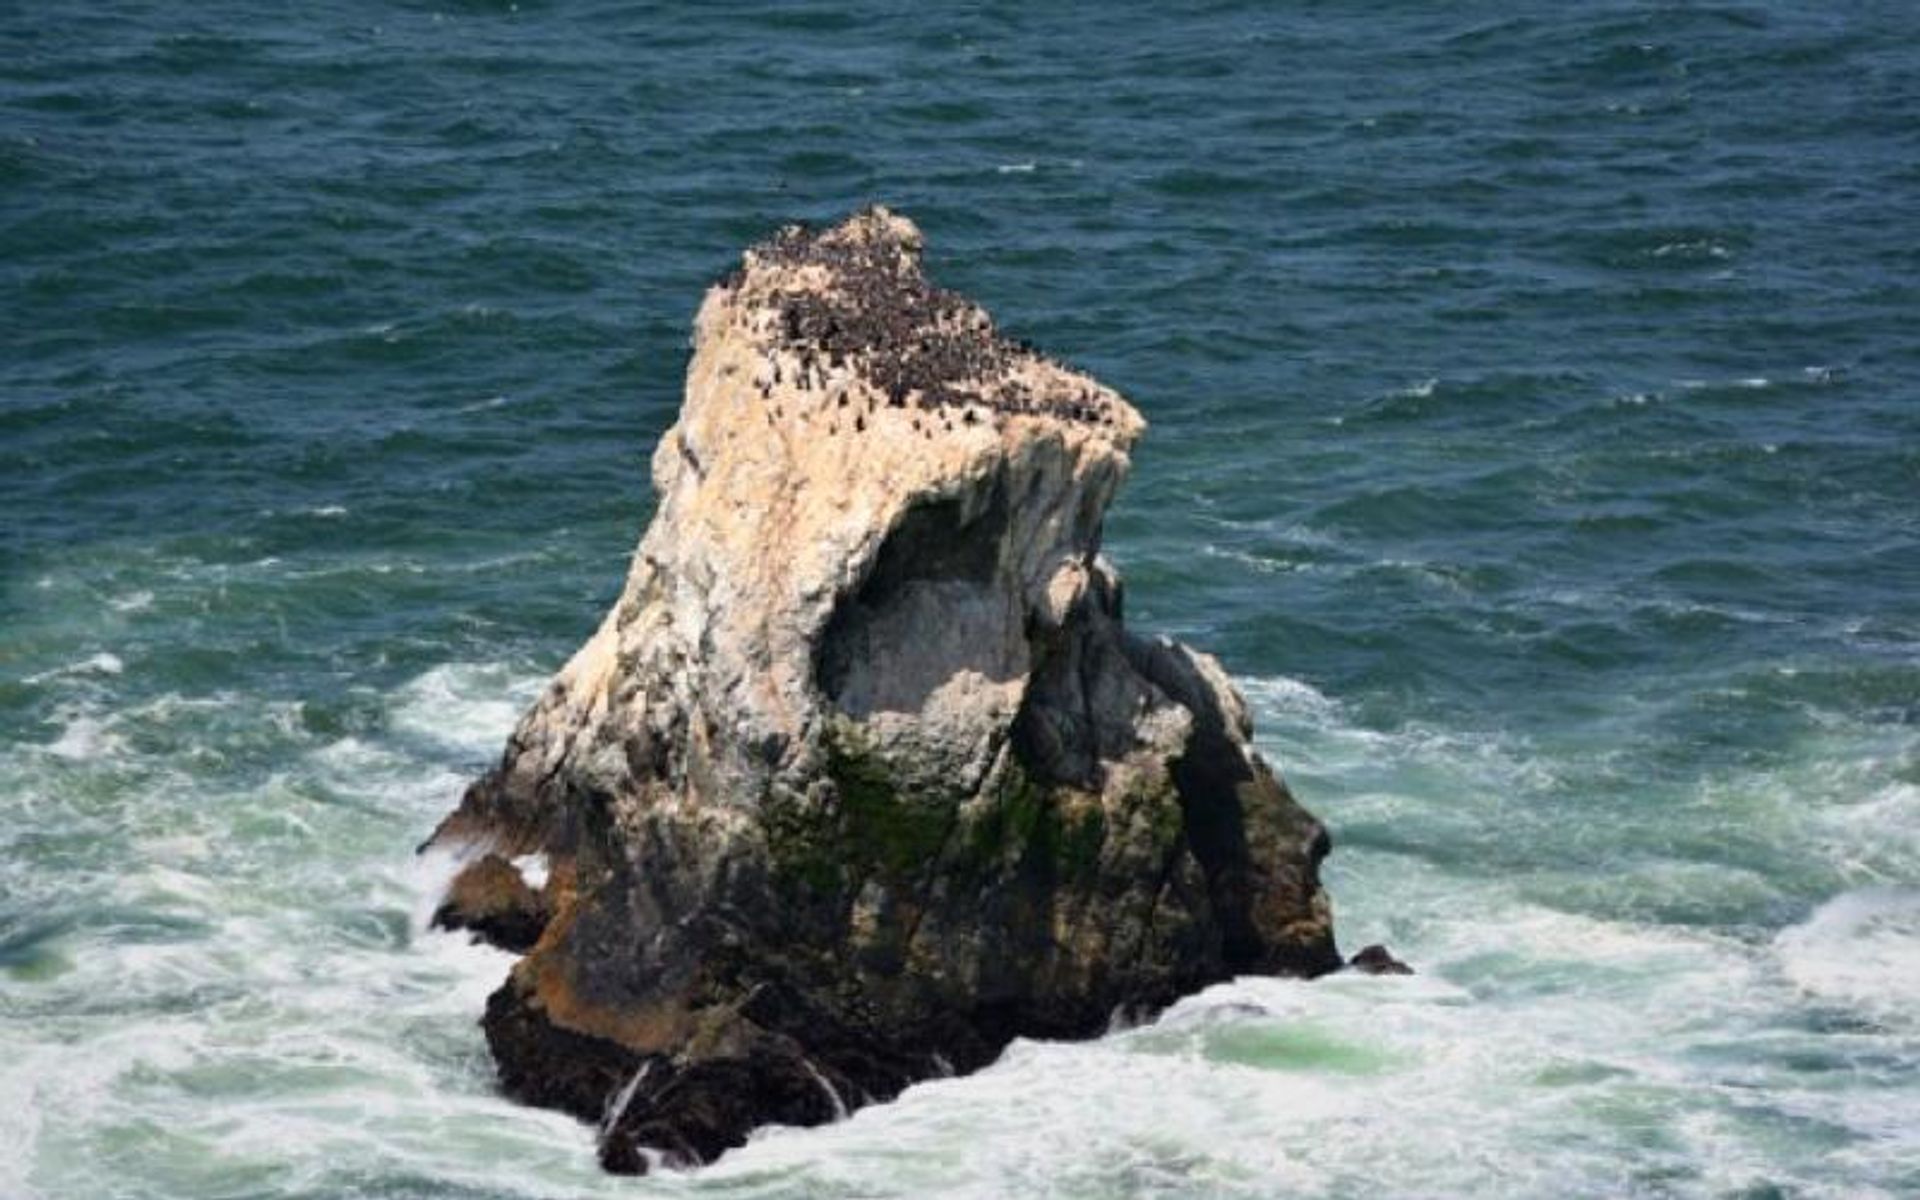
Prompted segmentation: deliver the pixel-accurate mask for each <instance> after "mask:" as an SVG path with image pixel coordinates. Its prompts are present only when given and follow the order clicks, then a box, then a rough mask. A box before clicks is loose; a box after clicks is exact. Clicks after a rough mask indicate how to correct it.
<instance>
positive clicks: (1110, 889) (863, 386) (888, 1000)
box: [429, 208, 1340, 1172]
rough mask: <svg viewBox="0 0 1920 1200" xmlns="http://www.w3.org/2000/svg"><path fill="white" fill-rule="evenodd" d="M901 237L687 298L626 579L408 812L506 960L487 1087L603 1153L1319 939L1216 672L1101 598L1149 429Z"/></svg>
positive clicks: (1109, 590)
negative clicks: (492, 1074)
mask: <svg viewBox="0 0 1920 1200" xmlns="http://www.w3.org/2000/svg"><path fill="white" fill-rule="evenodd" d="M921 247H922V242H921V235H920V231H919V230H918V229H917V228H915V227H914V225H913V224H912V223H911V222H910V221H908V220H906V219H904V218H903V217H900V216H897V215H895V214H893V213H890V212H888V211H887V210H885V209H882V208H874V209H870V210H868V211H865V212H862V213H859V214H857V215H855V216H853V217H851V218H849V219H848V220H847V221H845V222H844V223H842V224H840V225H838V226H835V227H833V228H831V229H827V230H824V231H817V232H815V231H808V230H804V229H800V228H789V229H786V230H783V231H782V232H780V233H779V234H777V235H776V236H775V237H773V238H772V239H771V240H769V241H767V242H765V243H763V244H761V245H759V246H756V247H754V248H752V249H750V250H748V251H747V252H746V255H745V258H744V261H743V264H742V266H741V268H740V269H739V270H738V271H736V272H734V273H733V274H731V275H729V276H728V277H727V278H725V279H723V280H722V281H721V282H719V283H718V284H716V285H715V286H714V287H713V288H712V289H711V290H710V291H709V292H708V293H707V296H706V298H705V301H704V302H703V303H702V304H701V306H700V311H699V314H698V316H697V317H696V318H695V322H694V353H693V359H692V363H691V365H690V367H689V369H688V373H687V382H686V395H685V401H684V405H683V407H682V409H681V412H680V416H679V420H678V422H677V423H676V424H675V425H674V426H673V427H672V428H671V429H669V430H668V431H667V432H666V434H665V435H664V436H663V437H662V438H661V439H660V443H659V446H658V448H657V449H656V450H655V452H654V455H653V486H654V490H655V492H656V494H657V497H658V509H657V511H656V513H655V515H654V518H653V523H652V525H651V526H650V527H649V528H648V530H647V532H646V535H645V536H644V537H643V538H642V540H641V542H640V547H639V550H638V552H637V553H636V555H635V556H634V559H633V564H632V569H631V571H630V572H629V574H628V577H627V581H626V587H625V590H624V591H623V593H622V594H621V596H620V599H619V601H618V602H617V603H616V604H615V605H614V606H613V610H612V611H611V612H610V613H608V614H607V616H606V619H605V620H604V621H603V622H602V624H601V625H600V627H599V630H598V631H597V632H596V633H595V634H594V635H593V637H592V638H591V639H590V640H589V641H588V642H587V643H586V645H585V646H583V647H582V648H581V649H580V650H579V652H578V653H577V654H575V655H574V657H573V659H572V660H571V661H570V662H568V663H567V665H566V666H565V667H564V668H563V669H562V670H561V672H560V673H559V675H558V676H557V677H556V678H555V679H554V681H553V683H552V685H551V686H550V687H549V688H548V689H547V691H546V693H545V694H544V695H543V696H542V697H541V698H540V700H539V701H538V702H537V703H536V704H535V705H534V707H533V709H532V711H530V712H529V713H527V715H526V716H525V717H524V718H523V719H522V720H521V722H520V725H519V727H518V729H517V730H516V731H515V732H514V734H513V736H512V738H511V740H510V741H509V742H508V745H507V749H506V753H505V755H504V756H503V757H502V759H501V761H500V763H499V765H498V766H497V767H495V768H494V769H493V770H492V771H491V772H489V773H488V774H487V775H486V776H484V777H483V778H481V779H480V780H478V781H477V782H476V783H474V784H473V785H472V787H471V788H469V790H468V791H467V793H466V795H465V797H464V798H463V799H462V801H461V803H460V806H459V808H458V809H457V810H456V811H455V812H454V813H453V814H452V815H450V816H449V817H448V818H447V819H446V820H445V821H444V822H443V823H442V824H441V826H440V828H439V829H438V830H437V831H436V832H435V833H434V835H433V838H432V839H431V841H430V843H429V844H430V845H438V846H443V847H450V848H453V849H456V850H458V851H460V852H462V853H464V854H466V855H468V856H469V862H470V865H469V866H468V868H467V872H468V875H467V876H464V877H462V878H461V879H459V880H456V884H455V887H454V888H453V889H452V890H451V891H450V893H449V896H448V898H447V903H446V904H445V905H443V907H442V908H441V912H440V919H441V921H442V922H443V923H446V924H449V925H454V926H465V927H468V928H471V929H474V930H475V931H476V932H477V933H478V934H480V935H482V936H486V935H488V934H489V931H505V934H506V936H498V933H496V934H495V936H496V938H497V940H501V941H503V942H506V943H507V944H508V945H509V946H510V947H512V948H515V949H520V950H524V951H525V954H524V957H523V958H521V959H520V960H519V962H518V963H517V964H516V965H515V967H514V968H513V971H512V973H511V975H510V976H509V978H508V979H507V981H506V983H505V984H504V985H503V986H502V987H501V988H500V990H499V991H498V992H496V993H495V994H494V995H493V997H492V999H491V1000H490V1001H489V1003H488V1005H487V1011H486V1014H485V1020H484V1024H485V1028H486V1034H487V1040H488V1044H489V1045H490V1046H491V1048H492V1051H493V1055H494V1058H495V1059H496V1061H497V1063H498V1066H499V1075H500V1081H501V1084H502V1086H503V1087H504V1089H505V1090H506V1091H507V1093H508V1094H510V1095H512V1096H514V1097H516V1098H519V1099H521V1100H524V1101H526V1102H529V1103H533V1104H540V1105H548V1106H552V1107H556V1108H560V1109H564V1110H566V1111H567V1112H570V1113H573V1114H574V1115H576V1116H578V1117H580V1118H581V1119H583V1120H586V1121H591V1122H594V1123H596V1124H597V1125H598V1126H599V1128H600V1130H601V1158H602V1161H603V1162H604V1163H605V1164H606V1166H607V1167H608V1168H610V1169H612V1170H616V1171H628V1172H637V1171H644V1170H646V1169H647V1168H648V1167H649V1166H650V1165H657V1164H660V1163H663V1162H664V1163H669V1164H695V1163H701V1162H706V1161H710V1160H711V1159H712V1158H713V1157H714V1156H716V1155H718V1154H719V1153H721V1152H722V1151H723V1150H726V1149H727V1148H729V1147H732V1146H737V1145H739V1144H741V1143H742V1142H743V1141H745V1140H746V1137H747V1135H748V1133H749V1132H750V1131H751V1130H753V1129H754V1128H755V1127H757V1126H760V1125H765V1124H771V1123H782V1124H798V1125H810V1124H817V1123H821V1122H825V1121H831V1120H834V1119H836V1118H838V1117H841V1116H844V1115H845V1114H846V1113H847V1112H848V1111H849V1110H851V1109H854V1108H856V1107H858V1106H861V1105H864V1104H869V1103H874V1102H877V1101H883V1100H887V1099H889V1098H891V1097H893V1096H894V1095H896V1094H897V1093H898V1092H899V1091H900V1090H901V1089H902V1088H905V1087H906V1086H907V1085H909V1084H911V1083H913V1082H915V1081H916V1080H920V1079H924V1078H927V1077H929V1076H933V1075H939V1074H945V1073H948V1072H967V1071H973V1070H976V1069H978V1068H980V1067H982V1066H985V1065H986V1064H987V1063H989V1062H991V1061H992V1060H993V1059H994V1057H995V1056H996V1055H997V1054H998V1053H999V1052H1000V1051H1001V1049H1002V1048H1003V1047H1005V1046H1006V1044H1007V1043H1008V1042H1009V1041H1010V1040H1011V1039H1013V1038H1015V1037H1039V1038H1080V1037H1088V1036H1091V1035H1095V1034H1098V1033H1100V1032H1101V1031H1103V1030H1105V1029H1107V1028H1108V1027H1109V1026H1110V1024H1111V1023H1112V1021H1113V1020H1114V1018H1115V1016H1116V1014H1124V1015H1127V1016H1135V1017H1137V1016H1140V1015H1144V1014H1149V1013H1152V1012H1154V1011H1155V1010H1157V1009H1159V1008H1161V1007H1164V1006H1165V1005H1167V1004H1168V1003H1170V1002H1171V1001H1173V1000H1174V999H1176V998H1178V997H1179V996H1181V995H1183V994H1185V993H1188V992H1191V991H1194V990H1195V989H1198V988H1200V987H1203V986H1205V985H1207V984H1209V983H1213V982H1215V981H1218V980H1221V979H1225V978H1228V977H1230V976H1232V975H1235V974H1244V973H1280V974H1289V975H1302V976H1310V975H1317V974H1321V973H1323V972H1326V971H1330V970H1333V969H1335V968H1337V967H1338V966H1340V959H1339V956H1338V955H1337V954H1336V952H1335V949H1334V943H1333V933H1332V918H1331V914H1330V909H1329V905H1328V901H1327V897H1326V895H1325V893H1324V892H1323V891H1322V889H1321V886H1320V881H1319V876H1318V868H1319V864H1320V861H1321V859H1322V858H1323V857H1324V855H1325V854H1326V852H1327V846H1328V841H1327V835H1326V833H1325V831H1324V830H1323V829H1322V828H1321V826H1320V824H1319V823H1318V822H1317V821H1316V820H1315V819H1314V818H1313V817H1312V816H1311V815H1310V814H1309V813H1308V812H1306V810H1304V809H1303V808H1302V807H1301V806H1300V805H1299V804H1298V803H1296V802H1295V801H1294V799H1293V797H1292V796H1291V795H1289V794H1288V791H1287V789H1286V787H1285V785H1284V784H1283V783H1282V782H1281V781H1280V780H1279V779H1278V778H1277V777H1276V775H1275V774H1274V772H1273V771H1272V770H1271V769H1270V768H1269V767H1268V766H1267V764H1266V763H1265V762H1264V761H1263V760H1262V759H1261V757H1260V755H1259V754H1257V753H1255V752H1254V750H1253V749H1252V747H1251V746H1250V745H1249V735H1250V724H1249V721H1248V716H1247V710H1246V706H1245V704H1244V702H1243V701H1242V699H1241V697H1240V696H1239V694H1238V693H1237V692H1236V691H1235V690H1234V688H1233V685H1232V684H1231V683H1230V682H1229V681H1228V679H1227V676H1226V674H1225V673H1224V672H1223V671H1222V670H1221V668H1220V665H1219V664H1218V663H1217V662H1215V661H1214V660H1213V659H1212V658H1210V657H1208V656H1207V655H1205V654H1202V653H1199V652H1197V651H1194V650H1190V649H1188V648H1186V647H1185V646H1181V645H1179V644H1177V643H1174V642H1171V641H1167V640H1164V639H1154V638H1146V637H1142V636H1139V635H1137V634H1134V633H1131V632H1129V631H1128V630H1126V629H1125V628H1124V627H1123V625H1122V621H1121V599H1122V592H1121V587H1120V580H1119V577H1118V576H1117V575H1116V574H1115V572H1114V569H1113V568H1112V567H1111V566H1110V565H1109V564H1108V563H1107V562H1106V560H1105V559H1104V558H1102V557H1101V555H1100V534H1101V523H1102V519H1103V517H1104V515H1105V513H1106V509H1107V505H1108V503H1109V502H1110V501H1111V500H1112V498H1113V495H1114V491H1115V489H1116V488H1118V487H1119V485H1120V482H1121V480H1122V478H1123V477H1124V476H1125V474H1126V471H1127V467H1128V454H1129V452H1130V451H1131V449H1132V447H1133V445H1134V443H1135V441H1136V440H1137V439H1138V438H1139V437H1140V435H1141V433H1142V432H1143V430H1144V428H1145V423H1144V421H1142V419H1141V417H1140V415H1139V414H1138V413H1137V412H1135V411H1134V409H1133V408H1132V406H1131V405H1129V404H1128V403H1127V402H1126V400H1124V399H1123V398H1121V397H1120V396H1119V395H1118V394H1116V393H1115V392H1113V391H1112V390H1110V389H1108V388H1106V387H1104V386H1102V385H1101V384H1099V383H1097V382H1096V381H1094V380H1093V379H1090V378H1088V377H1087V376H1085V375H1083V374H1079V373H1077V372H1074V371H1071V370H1069V369H1067V368H1065V367H1063V366H1061V365H1060V364H1059V363H1056V362H1054V361H1052V360H1050V359H1048V358H1045V357H1042V356H1041V355H1039V354H1037V353H1035V352H1034V351H1033V350H1031V349H1030V348H1028V347H1026V346H1025V345H1023V344H1021V343H1017V342H1014V341H1010V340H1008V339H1006V338H1004V337H1003V336H1001V335H1000V334H999V333H998V332H997V331H996V330H995V328H994V325H993V322H992V320H991V319H990V318H989V317H988V315H987V314H986V312H985V311H984V310H982V309H981V308H980V307H979V306H977V305H975V304H973V303H972V302H970V301H968V300H966V299H964V298H962V297H960V296H958V295H955V294H954V293H951V292H948V291H945V290H942V289H940V288H938V287H935V286H934V285H932V284H931V283H930V282H929V281H928V280H927V278H926V276H925V274H924V273H923V272H922V268H921ZM533 854H537V855H543V856H544V859H545V866H546V870H545V875H544V879H542V878H540V877H539V876H538V875H537V874H536V875H535V876H534V878H533V880H532V882H534V883H537V884H538V887H530V886H526V884H527V882H528V881H526V880H522V879H518V878H514V877H513V876H512V874H511V873H512V872H513V871H514V870H515V868H514V867H513V866H512V865H511V864H512V862H513V860H516V859H518V860H521V861H525V859H524V856H526V855H533ZM463 906H471V907H473V908H475V909H476V911H473V912H464V911H463Z"/></svg>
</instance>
